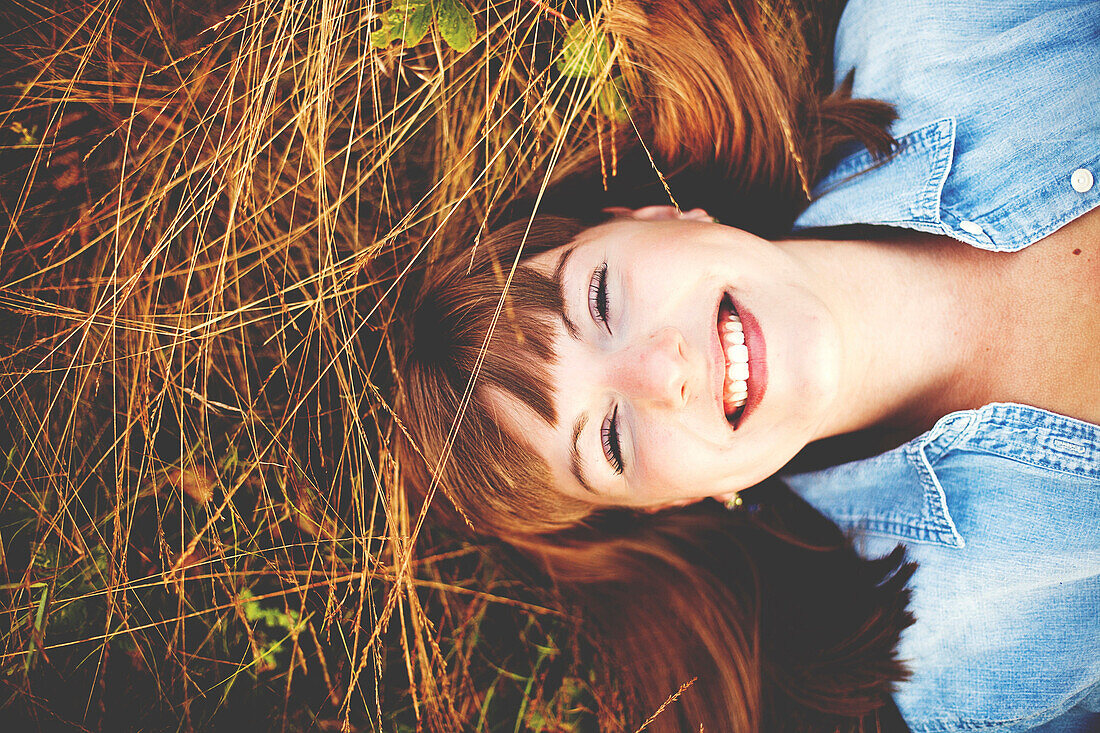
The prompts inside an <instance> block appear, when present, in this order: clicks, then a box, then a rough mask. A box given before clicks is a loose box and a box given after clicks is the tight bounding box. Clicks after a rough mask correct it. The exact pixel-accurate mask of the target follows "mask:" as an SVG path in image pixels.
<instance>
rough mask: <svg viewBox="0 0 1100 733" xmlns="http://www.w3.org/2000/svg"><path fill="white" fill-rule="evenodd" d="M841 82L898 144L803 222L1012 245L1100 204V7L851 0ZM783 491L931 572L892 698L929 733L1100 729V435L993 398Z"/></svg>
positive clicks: (816, 203)
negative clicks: (875, 109) (870, 106)
mask: <svg viewBox="0 0 1100 733" xmlns="http://www.w3.org/2000/svg"><path fill="white" fill-rule="evenodd" d="M835 69H836V81H837V83H839V82H840V80H842V79H843V78H844V77H845V76H846V75H847V74H848V72H849V70H852V69H854V70H855V75H854V87H853V96H856V97H872V98H877V99H882V100H884V101H887V102H890V103H892V104H894V105H895V106H896V109H897V112H898V119H897V120H896V122H895V123H894V125H893V127H892V130H891V131H892V132H893V134H894V136H895V137H896V138H897V139H898V141H899V143H900V144H899V148H898V151H897V154H896V155H894V156H893V157H890V158H888V159H886V160H881V159H875V158H874V157H873V156H872V155H871V154H870V153H868V152H867V151H866V150H862V149H861V150H853V151H851V152H850V153H849V154H848V155H846V156H845V157H842V158H841V160H840V161H839V162H838V163H837V165H836V166H835V168H833V169H832V171H831V172H830V173H828V174H827V175H826V176H825V177H824V178H823V179H822V180H821V181H820V183H819V184H818V185H817V186H816V187H815V190H814V198H813V201H812V202H811V204H810V205H809V207H808V208H807V209H806V210H805V211H804V212H803V213H802V215H801V216H800V217H799V218H798V220H797V221H796V222H795V228H796V229H801V230H805V229H811V228H817V227H830V226H837V225H844V224H874V225H887V226H896V227H904V228H909V229H915V230H919V231H924V232H932V233H936V234H942V235H946V236H949V237H953V238H955V239H958V240H960V241H962V242H965V243H967V244H970V245H973V246H975V247H980V248H983V249H988V250H993V251H1004V252H1011V251H1016V250H1019V249H1022V248H1023V247H1026V246H1028V245H1030V244H1033V243H1035V242H1036V241H1038V240H1040V239H1042V238H1043V237H1045V236H1047V235H1048V234H1050V233H1052V232H1054V231H1056V230H1057V229H1058V228H1060V227H1061V226H1063V225H1065V224H1066V223H1068V222H1069V221H1072V220H1073V219H1074V218H1076V217H1078V216H1081V215H1082V214H1084V213H1086V212H1087V211H1089V210H1091V209H1092V208H1094V207H1095V206H1097V204H1100V2H1098V1H1097V0H1041V1H1040V0H1032V1H1031V2H1023V1H1021V0H1017V1H1016V2H1012V1H1011V0H909V1H907V2H904V3H902V2H889V1H888V0H851V1H850V2H849V3H848V5H847V7H846V8H845V10H844V14H843V16H842V18H841V22H840V27H839V29H838V32H837V38H836V48H835ZM1006 256H1008V255H1006ZM1082 378H1083V379H1100V366H1097V367H1096V368H1095V369H1094V371H1093V373H1092V374H1091V375H1089V374H1085V375H1082ZM785 479H786V481H787V482H788V483H789V484H790V485H791V486H792V488H793V489H794V490H795V491H796V492H798V493H799V494H800V495H801V496H802V497H803V498H805V499H806V500H807V501H809V502H810V504H811V505H813V506H814V507H815V508H817V509H818V510H819V511H821V512H822V513H823V514H825V515H826V516H827V517H829V518H830V519H832V520H833V521H834V522H836V523H837V524H838V525H839V526H840V527H841V528H842V529H844V530H846V531H848V532H849V533H850V534H852V535H853V536H854V537H855V538H856V540H857V546H858V547H860V549H861V550H862V551H863V552H865V553H866V554H868V555H872V556H874V555H879V556H880V555H884V554H886V553H887V552H889V551H890V550H891V549H893V547H894V546H895V545H896V544H897V543H898V542H901V543H903V544H904V545H905V546H906V547H907V548H908V552H909V554H910V557H911V558H913V559H914V560H916V561H917V562H918V563H919V567H918V569H917V571H916V574H915V575H914V577H913V580H912V581H911V587H912V591H913V596H912V603H911V606H910V608H911V610H912V611H913V613H914V614H915V616H916V618H917V622H916V623H915V624H914V625H913V626H912V627H910V628H909V629H906V630H905V631H904V632H903V634H902V639H901V643H900V647H899V654H900V656H901V657H902V658H903V659H905V660H907V661H908V662H909V663H910V667H911V669H912V671H913V676H912V678H911V679H910V680H908V681H907V682H904V683H902V684H901V685H900V686H899V688H898V690H897V692H896V694H895V702H896V703H897V705H898V708H899V710H900V712H901V713H902V716H903V717H904V718H905V721H906V723H907V724H908V725H909V726H910V727H911V728H912V729H913V730H914V731H917V732H918V733H923V732H926V731H927V732H932V731H936V732H942V731H991V732H992V731H996V732H997V733H1009V732H1010V731H1011V732H1015V731H1025V730H1038V731H1042V732H1043V733H1071V732H1072V733H1077V732H1080V731H1100V426H1096V425H1092V424H1089V423H1085V422H1081V421H1079V420H1074V419H1071V418H1068V417H1063V416H1059V415H1055V414H1053V413H1050V412H1047V411H1045V410H1040V409H1038V408H1034V407H1027V406H1024V405H1010V404H993V405H988V406H986V407H983V408H981V409H979V410H967V411H963V412H956V413H952V414H950V415H947V416H946V417H944V418H943V419H941V420H940V421H939V422H938V423H937V424H936V426H935V427H934V428H933V429H932V430H931V431H929V432H928V433H926V434H924V435H921V436H919V437H918V438H916V439H914V440H913V441H911V442H909V443H907V444H906V445H903V446H901V447H899V448H897V449H895V450H892V451H890V452H888V453H885V454H883V455H880V456H876V457H874V458H870V459H866V460H862V461H856V462H853V463H848V464H845V465H841V466H835V467H833V468H829V469H826V470H824V471H818V472H814V473H807V474H801V475H795V476H786V477H785Z"/></svg>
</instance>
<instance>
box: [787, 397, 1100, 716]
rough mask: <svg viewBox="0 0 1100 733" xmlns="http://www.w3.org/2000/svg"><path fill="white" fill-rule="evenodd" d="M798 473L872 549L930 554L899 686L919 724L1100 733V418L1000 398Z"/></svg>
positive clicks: (915, 598)
mask: <svg viewBox="0 0 1100 733" xmlns="http://www.w3.org/2000/svg"><path fill="white" fill-rule="evenodd" d="M784 478H785V480H786V482H787V483H788V484H789V485H790V486H791V488H792V489H793V490H794V491H795V492H796V493H798V494H799V495H800V496H802V498H804V499H805V500H807V501H808V502H809V503H810V504H811V505H812V506H814V507H815V508H816V509H818V510H819V511H821V512H822V513H823V514H825V515H826V516H827V517H829V518H830V519H832V520H833V521H834V522H836V523H837V524H838V525H839V526H840V527H841V529H843V530H845V531H846V532H847V533H848V534H850V535H852V536H853V537H854V539H855V541H856V546H857V548H858V549H859V550H860V552H861V553H863V554H866V555H868V556H882V555H885V554H887V553H888V552H889V551H890V550H892V549H893V548H894V546H895V545H897V543H899V542H901V543H903V544H904V545H905V546H906V548H907V551H908V554H909V556H910V558H911V559H913V560H916V561H917V563H918V567H917V571H916V573H915V574H914V576H913V580H912V581H911V582H910V587H911V588H912V594H913V595H912V599H911V604H910V609H911V610H912V611H913V613H914V615H915V616H916V618H917V621H916V623H915V624H914V625H913V626H911V627H910V628H908V629H906V630H905V631H904V632H903V633H902V639H901V644H900V647H899V656H900V657H901V658H902V659H904V660H906V661H907V662H908V663H909V665H910V667H911V669H912V671H913V676H912V678H911V679H910V680H908V681H907V682H904V683H902V684H901V685H900V686H899V688H898V691H897V692H896V693H895V695H894V700H895V702H896V703H897V706H898V709H899V711H900V712H901V714H902V717H903V718H905V721H906V723H907V724H908V725H909V727H910V728H912V729H913V730H914V731H917V732H918V733H923V732H925V731H928V732H931V731H974V730H983V731H997V733H1009V732H1010V731H1012V732H1015V731H1026V730H1033V729H1035V728H1037V727H1038V726H1041V725H1042V724H1044V723H1047V722H1048V721H1052V720H1054V719H1056V718H1058V719H1059V720H1058V721H1057V722H1055V723H1052V724H1051V727H1047V728H1039V729H1040V730H1044V731H1051V733H1054V732H1055V731H1057V732H1058V733H1068V732H1069V731H1095V730H1100V686H1098V681H1100V426H1097V425H1092V424H1090V423H1086V422H1082V421H1080V420H1074V419H1072V418H1068V417H1063V416H1061V415H1055V414H1054V413H1051V412H1047V411H1045V410H1040V409H1038V408H1035V407H1027V406H1024V405H1014V404H992V405H987V406H985V407H983V408H981V409H979V410H966V411H962V412H955V413H952V414H950V415H947V416H946V417H944V418H942V419H941V420H940V421H939V422H938V423H937V424H936V426H935V427H934V428H933V429H932V430H930V431H929V432H928V433H925V434H924V435H921V436H920V437H918V438H916V439H914V440H912V441H910V442H909V443H907V444H905V445H903V446H901V447H899V448H896V449H894V450H892V451H889V452H887V453H884V454H882V455H879V456H875V457H874V458H869V459H865V460H861V461H855V462H852V463H847V464H843V465H840V466H835V467H833V468H828V469H825V470H823V471H816V472H812V473H803V474H798V475H794V476H786V477H784Z"/></svg>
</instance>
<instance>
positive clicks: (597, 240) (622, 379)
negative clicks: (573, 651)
mask: <svg viewBox="0 0 1100 733" xmlns="http://www.w3.org/2000/svg"><path fill="white" fill-rule="evenodd" d="M672 211H674V210H672ZM648 215H649V216H650V217H653V216H655V215H654V213H653V211H650V212H649V214H648ZM656 216H657V217H658V218H656V219H652V218H651V219H638V218H620V219H617V220H615V221H613V222H611V223H608V224H605V225H602V226H599V227H595V228H593V229H589V230H587V231H585V232H584V233H583V234H582V235H581V236H580V237H578V239H577V240H576V241H575V242H574V243H573V244H571V245H568V246H566V247H561V248H559V249H556V250H551V251H549V252H546V253H544V254H540V255H537V256H536V257H533V258H531V259H530V260H528V261H527V264H528V265H530V266H533V267H535V268H536V269H539V270H542V271H544V272H545V273H547V274H552V273H554V272H556V271H558V270H560V276H561V281H562V287H563V295H564V319H563V322H562V323H561V324H560V325H556V326H555V329H556V331H557V333H556V334H555V335H554V348H555V350H556V353H557V359H556V362H555V364H554V365H553V366H552V367H551V369H550V372H551V394H552V395H553V402H554V406H555V412H556V415H557V424H556V425H553V426H551V425H548V424H547V423H546V422H545V421H543V420H542V419H540V418H539V417H537V416H536V415H535V414H534V413H533V412H531V411H530V410H528V409H527V408H525V407H524V406H522V405H521V404H520V403H519V402H518V401H517V400H515V399H513V398H509V397H504V396H501V397H500V399H499V400H498V404H499V405H500V407H501V412H502V415H503V419H504V420H505V425H506V426H507V427H508V429H509V430H510V431H513V432H514V433H515V434H516V435H517V436H520V437H521V439H522V440H523V441H524V442H525V443H526V444H527V445H529V446H530V447H531V449H532V450H534V451H535V452H537V453H538V454H539V455H540V456H541V457H542V458H543V459H544V460H545V461H546V462H547V464H548V465H549V467H550V470H551V473H552V475H553V476H554V478H555V482H556V483H557V485H558V486H559V487H560V488H561V490H562V491H563V492H564V493H566V494H569V495H572V496H576V497H578V498H582V499H584V500H586V501H590V502H592V503H593V504H597V505H624V506H637V507H655V506H665V505H669V504H674V503H680V502H686V501H691V500H695V499H701V498H704V497H708V496H720V495H723V494H729V493H731V492H734V491H739V490H741V489H744V488H747V487H749V486H751V485H753V484H755V483H758V482H759V481H761V480H763V479H764V478H766V477H768V476H770V475H771V474H773V473H775V472H776V471H777V470H778V469H780V468H781V467H782V466H783V465H784V464H785V463H786V462H787V461H788V460H790V459H791V458H792V457H793V456H794V455H795V454H796V453H797V452H798V451H799V450H801V449H802V448H803V447H804V446H805V445H806V444H807V443H809V442H810V441H812V440H814V439H816V438H818V437H821V436H820V435H819V432H820V430H821V429H822V426H823V425H824V424H825V422H826V419H827V411H828V410H829V409H831V406H832V405H833V404H834V400H835V396H836V394H837V382H838V372H839V348H838V344H839V338H838V326H837V324H836V322H835V319H834V317H833V315H832V313H831V312H830V310H829V308H828V307H827V306H826V304H825V301H824V300H823V299H822V298H821V297H819V293H820V292H821V287H822V286H821V285H820V284H819V283H817V282H816V281H815V279H814V277H813V276H812V273H810V272H808V271H807V270H806V269H805V268H804V267H803V266H802V265H801V264H800V263H799V262H798V261H797V260H795V259H793V258H792V257H790V256H789V255H788V254H786V252H785V251H784V250H783V249H782V248H780V247H778V246H776V245H775V244H772V243H770V242H768V241H765V240H763V239H760V238H758V237H755V236H753V235H750V234H748V233H746V232H742V231H740V230H737V229H732V228H729V227H725V226H721V225H718V224H712V223H709V222H706V221H699V220H695V219H693V218H691V217H679V216H677V217H671V216H669V217H667V218H664V215H663V214H658V215H656Z"/></svg>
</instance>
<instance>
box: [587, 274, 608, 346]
mask: <svg viewBox="0 0 1100 733" xmlns="http://www.w3.org/2000/svg"><path fill="white" fill-rule="evenodd" d="M588 311H589V313H591V314H592V319H593V320H594V321H596V322H598V323H602V324H603V327H604V328H606V329H607V332H608V333H611V325H610V323H609V321H608V303H607V263H606V262H605V263H603V264H602V265H600V266H599V267H597V268H596V269H595V270H594V271H593V272H592V279H591V280H590V281H589V282H588Z"/></svg>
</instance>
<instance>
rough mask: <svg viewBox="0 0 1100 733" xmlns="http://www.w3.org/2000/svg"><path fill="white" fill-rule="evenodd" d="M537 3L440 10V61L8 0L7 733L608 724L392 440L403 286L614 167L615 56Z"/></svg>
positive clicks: (372, 24) (366, 11)
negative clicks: (572, 52)
mask: <svg viewBox="0 0 1100 733" xmlns="http://www.w3.org/2000/svg"><path fill="white" fill-rule="evenodd" d="M550 4H551V5H554V6H555V7H553V8H551V7H549V6H548V5H547V4H544V3H543V2H539V1H537V0H489V1H488V2H485V1H484V0H482V1H480V2H476V3H472V4H471V10H473V12H474V15H475V18H476V24H477V28H478V33H479V35H478V38H477V39H476V42H475V43H474V45H473V46H472V48H471V49H470V50H468V51H467V52H465V53H459V52H456V51H455V50H453V49H452V48H450V47H449V46H448V45H447V44H445V43H443V42H442V41H441V40H440V37H439V34H438V33H436V32H434V31H433V32H431V33H429V34H428V35H427V36H426V37H425V39H424V41H423V42H421V43H419V44H417V45H416V46H414V47H412V48H409V49H403V48H402V46H401V44H400V43H396V44H393V45H392V46H390V47H388V48H385V49H375V48H372V47H371V44H370V33H371V31H372V30H374V29H376V28H377V27H378V20H377V19H378V14H379V13H380V12H381V11H384V10H386V9H388V8H389V7H390V5H391V0H377V2H375V1H374V0H317V1H316V2H293V1H292V0H283V1H282V2H278V1H276V0H186V1H181V0H175V1H173V0H126V1H125V2H124V1H123V0H96V1H92V0H89V1H88V2H79V1H77V0H68V1H67V2H64V3H60V4H54V3H40V2H37V0H12V1H11V2H9V3H5V5H4V8H3V9H2V10H0V27H3V28H7V29H8V30H6V31H3V33H4V35H3V40H2V46H3V60H2V64H3V66H2V69H0V71H2V73H3V84H4V93H5V97H4V98H3V106H2V109H0V128H2V131H0V135H2V138H0V142H2V144H3V150H2V152H0V156H2V157H0V160H2V161H3V163H2V165H3V167H2V169H0V175H2V176H3V192H2V193H3V195H2V199H0V202H2V204H3V210H2V214H0V217H2V220H0V221H2V228H3V239H2V243H0V413H2V415H3V425H2V427H0V448H2V452H3V457H0V551H2V553H3V554H2V556H0V572H2V574H3V577H0V599H2V600H0V604H2V608H0V613H2V618H3V622H2V626H3V629H4V636H3V646H2V657H0V670H2V672H0V680H2V682H3V691H2V697H0V700H2V702H0V705H2V706H3V712H2V713H0V715H3V716H6V717H7V719H8V720H9V722H10V723H12V724H13V725H14V726H15V727H16V728H24V727H26V728H40V729H55V728H76V729H80V728H84V729H91V730H125V729H132V728H144V729H164V728H167V729H183V730H199V729H221V728H226V727H229V726H230V725H241V724H242V723H243V724H244V725H245V729H247V730H269V729H279V728H287V729H314V728H317V729H342V730H386V731H392V730H431V731H453V730H509V731H512V730H521V729H525V728H533V729H545V730H579V729H582V728H591V727H594V726H595V725H597V724H600V725H601V726H602V727H609V728H614V727H615V725H616V720H617V719H618V718H617V715H618V713H617V712H616V709H615V706H614V705H613V704H612V703H611V702H608V701H609V700H611V701H612V702H613V698H614V695H613V691H612V690H610V688H609V687H608V686H607V685H605V684H603V683H602V682H601V680H600V678H598V677H597V676H596V675H594V674H591V673H589V671H588V670H587V667H586V664H585V662H584V661H583V660H584V654H583V653H582V652H578V651H577V650H576V649H574V648H573V647H572V643H573V642H572V641H571V637H570V636H569V634H568V633H565V631H564V629H565V628H567V627H568V625H569V624H568V623H567V622H563V620H562V619H561V618H560V617H559V615H558V614H557V613H556V612H554V611H552V610H550V609H548V608H546V607H544V606H542V605H540V604H541V600H540V598H539V597H538V596H537V595H532V593H531V592H530V591H528V590H526V589H525V588H523V587H522V586H521V585H519V584H517V583H516V582H514V581H512V580H510V579H509V578H510V577H511V576H510V575H509V573H507V572H505V571H502V570H500V568H499V566H498V564H497V563H496V562H495V561H494V560H493V559H492V557H491V556H489V555H486V554H485V553H483V552H482V550H481V549H480V548H478V547H477V546H472V545H468V544H466V543H464V542H463V541H462V540H460V539H456V538H452V537H450V536H447V535H445V534H441V533H439V532H435V533H434V534H430V535H429V532H431V531H432V530H430V529H428V528H424V527H422V520H423V517H422V515H421V514H420V513H419V512H418V511H416V510H414V509H412V508H410V504H409V502H407V501H406V497H405V494H404V487H403V486H402V482H401V468H400V466H398V465H396V464H395V461H394V460H393V459H392V457H391V454H390V451H389V445H390V439H391V436H392V435H393V433H394V431H395V430H396V429H398V428H397V426H395V423H394V420H393V419H392V417H391V414H390V412H389V409H388V407H387V396H388V395H389V394H391V393H392V386H393V379H394V377H393V370H392V357H393V352H394V348H393V347H394V344H392V343H390V342H389V341H388V340H387V339H388V337H387V334H388V333H390V330H389V327H390V325H391V321H392V320H393V319H394V318H395V317H396V316H395V313H398V312H399V311H397V310H396V308H397V305H396V304H397V302H398V299H399V297H400V295H401V292H402V290H403V288H405V287H406V283H407V282H409V279H410V273H412V272H415V270H416V268H418V267H420V266H421V265H422V264H424V263H425V262H428V261H430V260H431V259H433V258H435V257H438V256H439V254H440V253H442V252H445V251H450V250H452V249H453V248H456V247H458V248H463V247H468V246H470V245H471V243H472V242H474V241H475V240H476V235H477V232H478V231H479V230H480V229H481V227H482V226H483V225H484V223H485V221H486V217H487V216H488V215H489V212H490V211H491V210H493V209H497V208H500V207H502V206H504V205H506V204H507V203H508V201H509V199H510V198H511V197H512V196H514V195H515V192H516V191H518V190H520V189H521V188H523V187H530V186H531V185H532V184H534V185H535V186H536V187H537V186H538V184H539V182H540V181H542V180H544V178H545V177H546V176H547V175H548V173H549V172H550V171H551V170H552V169H553V168H554V166H555V164H556V163H557V162H558V161H559V159H560V158H561V156H562V155H563V152H565V153H567V152H568V151H569V146H573V145H577V144H579V142H580V141H586V140H589V139H590V138H592V137H594V136H596V135H597V134H598V135H599V142H600V143H601V144H602V145H604V146H605V149H606V150H608V151H610V146H611V137H610V134H611V126H610V123H609V122H608V121H607V119H606V117H605V116H604V115H603V114H602V113H601V112H600V106H599V104H598V103H597V102H598V98H597V96H596V94H597V93H598V91H599V88H600V86H601V81H602V79H604V78H606V77H607V76H608V75H609V74H610V73H611V72H612V69H611V67H610V65H609V64H605V66H607V68H600V69H598V70H596V71H595V73H596V78H595V79H593V80H583V79H578V78H575V77H570V76H564V75H561V74H559V73H557V71H555V68H554V62H555V54H558V53H560V50H561V48H562V42H563V38H564V36H565V31H566V28H567V26H568V23H569V21H571V20H574V19H576V18H578V17H581V16H582V15H584V14H586V13H587V12H588V11H587V10H582V9H578V8H577V7H574V6H562V5H559V4H557V3H553V2H551V3H550ZM475 5H476V7H475ZM627 129H629V125H626V126H623V127H620V129H619V131H618V133H617V134H619V135H620V137H621V136H622V135H624V134H625V132H624V131H625V130H627ZM608 154H609V155H610V152H609V153H608ZM414 540H416V542H415V544H414ZM517 640H518V643H517ZM8 729H9V730H10V729H12V728H8Z"/></svg>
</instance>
